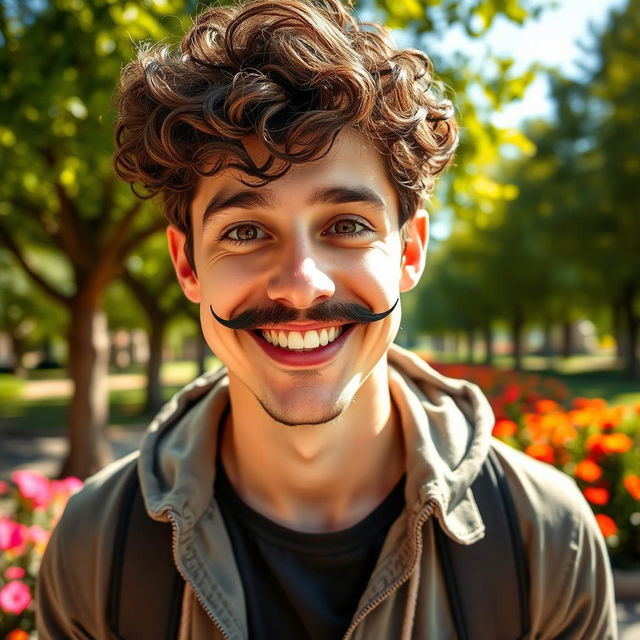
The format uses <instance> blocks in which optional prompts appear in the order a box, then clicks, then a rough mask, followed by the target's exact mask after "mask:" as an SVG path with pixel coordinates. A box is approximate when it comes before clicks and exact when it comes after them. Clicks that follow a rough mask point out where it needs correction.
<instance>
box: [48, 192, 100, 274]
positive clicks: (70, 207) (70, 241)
mask: <svg viewBox="0 0 640 640" xmlns="http://www.w3.org/2000/svg"><path fill="white" fill-rule="evenodd" d="M54 188H55V190H56V194H57V195H58V202H59V203H60V226H59V228H60V238H61V240H62V242H63V243H64V245H65V253H67V254H68V256H69V258H70V259H71V262H72V263H73V264H74V265H76V266H83V265H86V264H87V263H88V262H89V261H90V260H91V255H90V253H91V252H90V248H91V242H90V241H89V239H88V238H86V237H84V236H85V234H83V233H82V229H83V227H84V224H83V221H82V219H81V217H80V215H79V213H78V209H77V207H76V205H75V203H74V202H73V200H71V198H69V195H68V194H67V192H66V191H65V189H64V187H63V186H62V185H61V184H60V183H59V182H57V181H56V182H55V183H54Z"/></svg>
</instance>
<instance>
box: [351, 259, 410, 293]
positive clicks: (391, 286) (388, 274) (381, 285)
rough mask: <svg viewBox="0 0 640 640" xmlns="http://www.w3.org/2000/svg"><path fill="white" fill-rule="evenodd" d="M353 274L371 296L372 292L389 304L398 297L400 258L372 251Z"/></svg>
mask: <svg viewBox="0 0 640 640" xmlns="http://www.w3.org/2000/svg"><path fill="white" fill-rule="evenodd" d="M353 273H354V274H356V276H357V277H358V278H359V279H361V280H362V281H363V284H365V285H366V287H367V289H366V290H368V291H369V295H371V294H372V293H373V292H374V291H375V292H376V293H377V294H378V295H380V294H382V295H383V296H384V297H385V300H386V301H388V302H391V301H392V300H395V299H396V298H397V297H398V292H399V283H400V256H399V255H395V254H393V253H390V252H387V251H384V250H382V249H372V250H370V251H367V252H366V253H365V254H364V255H363V256H362V258H361V261H360V264H359V265H358V269H357V271H356V270H355V269H354V270H353Z"/></svg>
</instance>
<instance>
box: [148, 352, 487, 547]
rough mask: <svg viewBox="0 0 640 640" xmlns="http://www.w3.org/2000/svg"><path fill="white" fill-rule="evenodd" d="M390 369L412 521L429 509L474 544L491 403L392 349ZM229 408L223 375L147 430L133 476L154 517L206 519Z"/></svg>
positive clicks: (190, 390) (199, 383) (188, 393)
mask: <svg viewBox="0 0 640 640" xmlns="http://www.w3.org/2000/svg"><path fill="white" fill-rule="evenodd" d="M388 363H389V386H390V392H391V396H392V399H393V402H394V403H395V405H396V407H397V409H398V412H399V415H400V422H401V425H402V430H403V434H404V440H405V450H406V456H407V464H406V469H407V481H406V485H405V486H406V489H405V495H406V503H407V507H408V509H409V511H410V517H414V518H416V517H418V514H419V513H420V511H421V510H422V509H423V508H424V506H425V504H426V503H427V502H429V503H430V504H432V505H435V515H436V516H437V517H438V518H439V519H440V522H441V524H442V526H443V528H444V530H445V531H446V532H447V534H448V535H449V536H451V537H452V538H453V539H454V540H456V541H458V542H460V543H462V544H471V543H473V542H475V541H476V540H477V539H478V538H480V537H482V535H483V534H484V525H483V523H482V520H481V518H480V514H479V512H478V509H477V506H476V504H475V501H474V499H473V495H472V493H471V490H470V489H469V487H470V485H471V483H472V482H473V480H474V479H475V477H476V476H477V474H478V473H479V471H480V468H481V466H482V464H483V462H484V460H485V458H486V455H487V451H488V448H489V444H490V440H491V429H492V426H493V414H492V411H491V408H490V406H489V403H488V402H487V400H486V398H485V397H484V395H483V394H482V392H481V391H480V390H479V389H478V387H477V386H476V385H473V384H471V383H469V382H466V381H463V380H453V379H451V378H447V377H445V376H443V375H441V374H439V373H438V372H436V371H435V370H434V369H432V368H431V367H430V366H429V365H427V364H426V363H425V362H424V361H423V360H422V359H421V358H419V357H418V356H416V355H414V354H413V353H411V352H409V351H406V350H404V349H402V348H400V347H398V346H396V345H392V346H391V348H390V349H389V352H388ZM228 407H229V392H228V378H227V375H226V370H225V369H220V370H218V371H215V372H210V373H207V374H205V375H204V376H201V377H200V378H198V379H197V380H195V381H194V382H192V383H191V384H189V385H188V386H186V387H185V388H184V389H182V390H181V391H180V392H179V393H178V394H176V395H175V396H174V397H173V398H172V399H171V400H170V401H169V402H168V403H167V405H165V406H164V407H163V409H162V410H161V411H160V413H159V414H158V416H157V417H156V418H155V419H154V421H153V422H152V423H151V425H150V426H149V429H148V430H147V433H146V434H145V436H144V438H143V441H142V444H141V447H140V458H139V462H138V471H139V475H140V484H141V487H142V493H143V496H144V498H145V503H146V507H147V511H148V512H149V515H150V516H151V517H152V518H155V519H157V520H167V517H168V513H169V512H172V513H174V514H178V516H179V518H180V519H181V521H182V523H183V526H184V527H186V528H191V527H192V526H193V525H194V524H195V523H196V522H197V521H198V520H199V519H200V517H201V516H202V515H203V514H204V513H205V511H206V510H207V508H208V507H209V505H210V504H211V501H212V497H213V486H214V480H215V459H216V449H217V444H218V432H219V430H218V425H219V424H220V423H221V421H222V419H223V418H224V416H225V413H226V411H227V410H228ZM207 487H208V488H209V489H208V490H207V489H206V488H207Z"/></svg>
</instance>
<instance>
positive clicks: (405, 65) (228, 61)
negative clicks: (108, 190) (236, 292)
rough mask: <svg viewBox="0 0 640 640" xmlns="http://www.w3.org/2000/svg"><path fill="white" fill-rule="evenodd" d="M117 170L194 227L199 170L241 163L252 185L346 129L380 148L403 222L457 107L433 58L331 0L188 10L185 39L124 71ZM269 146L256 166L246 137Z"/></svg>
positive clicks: (324, 148) (445, 142)
mask: <svg viewBox="0 0 640 640" xmlns="http://www.w3.org/2000/svg"><path fill="white" fill-rule="evenodd" d="M117 109H118V120H117V123H116V129H115V140H116V152H115V156H114V164H115V170H116V172H117V173H118V175H119V176H120V177H121V178H122V179H124V180H125V181H127V182H129V183H131V185H132V188H134V190H135V184H136V183H141V184H142V185H143V186H144V188H145V189H146V192H145V193H144V194H140V193H138V195H140V196H141V197H151V196H154V195H156V194H161V195H162V197H163V200H164V212H165V215H166V217H167V218H168V220H169V221H170V222H171V223H173V224H175V225H176V226H177V227H178V228H179V229H180V230H182V231H184V232H185V233H186V235H187V238H188V246H187V247H186V253H187V256H188V258H189V260H190V262H191V263H192V265H193V255H192V241H193V239H192V238H191V218H190V215H189V211H190V205H191V201H192V199H193V197H194V194H195V191H196V189H197V187H198V183H199V181H200V178H201V177H203V176H211V175H214V174H215V173H217V172H219V171H221V170H223V169H225V168H235V169H240V170H241V171H242V172H244V174H245V175H246V177H247V180H248V181H250V183H251V184H253V185H254V186H257V185H262V184H266V183H268V182H269V181H271V180H274V179H276V178H278V177H280V176H282V175H284V173H286V172H287V171H288V170H289V168H290V167H291V165H292V164H297V163H303V162H309V161H311V160H314V159H318V158H320V157H322V156H323V155H325V154H326V153H327V152H328V151H329V150H330V148H331V145H332V144H333V141H334V140H335V138H336V136H337V135H338V133H339V132H340V131H341V130H342V129H344V128H345V127H352V128H354V129H357V130H358V131H360V132H362V133H363V134H364V135H365V136H366V137H367V138H368V139H369V140H370V141H371V143H372V144H373V145H374V146H375V148H376V149H378V151H379V152H380V153H381V154H382V157H383V159H384V163H385V166H386V169H387V172H388V174H389V177H390V179H391V181H392V183H393V185H394V186H395V188H396V191H397V194H398V200H399V203H400V205H399V206H400V212H399V215H400V224H403V223H404V222H406V220H408V219H409V218H410V217H411V215H412V214H413V213H414V212H415V211H416V209H417V208H418V206H419V204H420V201H421V199H422V198H423V197H424V196H425V195H426V194H428V193H429V192H430V191H431V190H432V188H433V185H434V180H435V176H436V175H437V174H439V173H440V172H442V171H443V170H444V169H445V167H447V165H448V164H449V163H450V162H451V159H452V157H453V153H454V150H455V147H456V144H457V139H458V136H457V125H456V122H455V119H454V109H453V106H452V104H451V102H450V101H449V100H447V99H446V98H445V97H444V92H443V90H442V85H441V83H439V82H438V81H437V80H436V79H435V78H434V74H433V69H432V65H431V61H430V60H429V58H428V57H427V56H426V55H425V54H424V53H422V52H420V51H416V50H412V49H404V50H403V49H397V48H396V46H395V45H394V43H393V42H392V41H391V39H390V37H389V36H388V34H387V32H386V31H385V30H384V28H382V27H380V26H378V25H371V24H363V23H359V22H357V21H356V20H355V19H354V18H353V17H352V16H351V15H350V14H349V13H348V11H347V10H346V9H345V8H344V7H343V6H342V5H341V4H340V2H338V1H337V0H323V1H322V2H320V3H311V2H305V1H304V0H278V1H277V2H274V1H272V0H254V1H250V2H244V3H241V4H239V5H235V6H228V7H214V8H210V9H208V10H206V11H204V12H203V13H201V14H200V15H199V16H197V17H196V19H195V20H194V23H193V25H192V27H191V28H190V30H189V31H188V33H187V34H186V35H185V37H184V39H183V41H182V45H181V48H180V50H178V51H176V50H174V49H172V48H171V47H169V46H166V45H157V46H155V47H149V46H144V47H142V48H141V49H140V51H139V53H138V57H137V60H135V61H134V62H132V63H130V64H129V65H128V66H127V67H126V68H125V69H124V70H123V72H122V75H121V79H120V85H119V89H118V94H117ZM252 134H253V135H257V136H258V138H259V140H260V141H261V142H262V143H263V144H264V146H265V148H266V149H267V150H268V152H269V153H270V156H269V157H268V159H267V160H266V161H265V163H264V164H262V165H256V164H255V163H254V161H253V160H252V158H251V156H250V155H249V154H248V153H247V151H246V149H245V147H244V146H243V144H242V141H243V139H245V138H246V137H247V136H249V135H252Z"/></svg>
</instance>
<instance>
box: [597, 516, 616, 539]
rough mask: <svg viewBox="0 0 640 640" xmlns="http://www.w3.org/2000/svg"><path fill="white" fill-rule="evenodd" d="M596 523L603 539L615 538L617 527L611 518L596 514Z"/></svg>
mask: <svg viewBox="0 0 640 640" xmlns="http://www.w3.org/2000/svg"><path fill="white" fill-rule="evenodd" d="M596 521H597V523H598V526H599V527H600V531H601V532H602V535H603V536H604V537H605V538H608V537H609V536H615V535H616V533H618V527H617V526H616V523H615V522H614V521H613V519H612V518H610V517H609V516H606V515H605V514H604V513H596Z"/></svg>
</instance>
